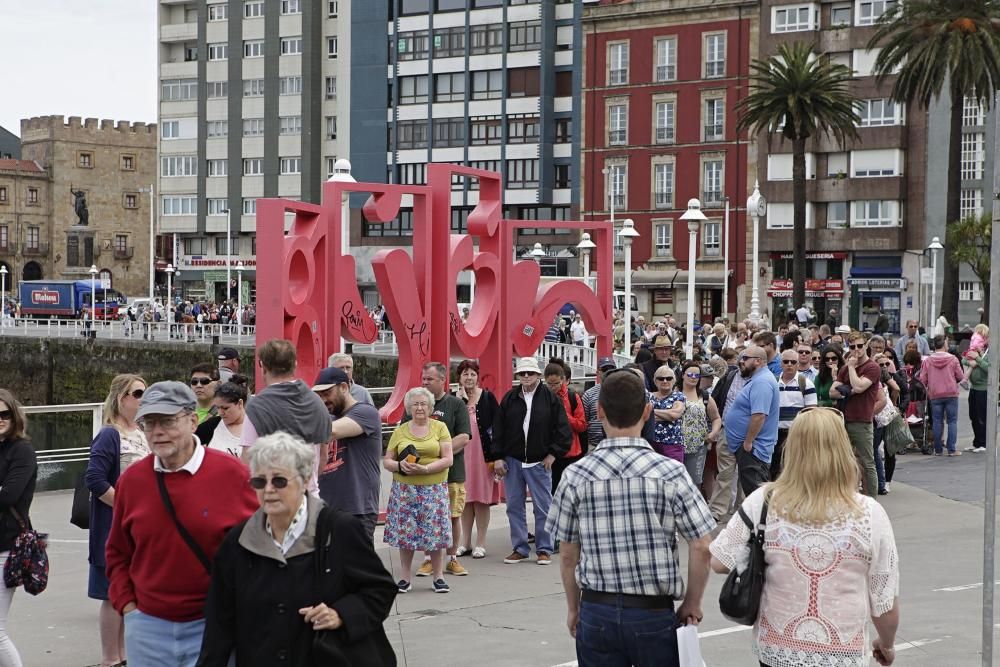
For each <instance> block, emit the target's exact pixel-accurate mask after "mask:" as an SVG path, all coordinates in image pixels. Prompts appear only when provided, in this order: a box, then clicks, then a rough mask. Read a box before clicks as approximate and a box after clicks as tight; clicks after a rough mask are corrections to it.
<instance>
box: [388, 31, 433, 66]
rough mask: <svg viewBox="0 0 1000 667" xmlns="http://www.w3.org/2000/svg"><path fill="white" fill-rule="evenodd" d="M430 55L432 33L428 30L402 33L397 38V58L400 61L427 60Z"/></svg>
mask: <svg viewBox="0 0 1000 667" xmlns="http://www.w3.org/2000/svg"><path fill="white" fill-rule="evenodd" d="M429 54H430V33H428V32H427V31H426V30H413V31H410V32H401V33H399V36H397V37H396V57H397V59H399V60H426V59H427V56H428V55H429Z"/></svg>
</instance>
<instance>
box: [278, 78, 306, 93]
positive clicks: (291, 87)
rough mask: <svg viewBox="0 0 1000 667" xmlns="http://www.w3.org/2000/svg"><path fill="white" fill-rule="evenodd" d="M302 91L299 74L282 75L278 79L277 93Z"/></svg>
mask: <svg viewBox="0 0 1000 667" xmlns="http://www.w3.org/2000/svg"><path fill="white" fill-rule="evenodd" d="M301 93H302V77H301V76H283V77H281V78H280V79H279V80H278V94H279V95H299V94H301Z"/></svg>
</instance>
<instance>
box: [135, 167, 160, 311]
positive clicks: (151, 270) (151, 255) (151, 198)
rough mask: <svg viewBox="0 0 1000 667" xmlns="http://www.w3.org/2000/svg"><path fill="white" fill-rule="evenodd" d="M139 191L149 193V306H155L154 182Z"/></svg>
mask: <svg viewBox="0 0 1000 667" xmlns="http://www.w3.org/2000/svg"><path fill="white" fill-rule="evenodd" d="M139 192H148V193H149V307H150V308H152V307H153V282H154V280H155V278H156V249H155V247H154V243H155V241H156V229H155V227H156V217H155V213H154V208H155V206H154V204H155V197H154V196H153V195H154V190H153V184H152V183H150V184H149V187H148V188H139Z"/></svg>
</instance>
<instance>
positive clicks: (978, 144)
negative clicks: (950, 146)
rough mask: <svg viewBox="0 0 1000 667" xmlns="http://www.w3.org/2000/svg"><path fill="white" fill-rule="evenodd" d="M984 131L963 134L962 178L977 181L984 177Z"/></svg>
mask: <svg viewBox="0 0 1000 667" xmlns="http://www.w3.org/2000/svg"><path fill="white" fill-rule="evenodd" d="M983 137H984V135H983V133H982V132H973V133H969V134H963V135H962V180H963V181H977V180H979V179H981V178H982V177H983V162H984V160H985V157H986V156H985V154H984V153H983Z"/></svg>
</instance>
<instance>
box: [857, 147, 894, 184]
mask: <svg viewBox="0 0 1000 667" xmlns="http://www.w3.org/2000/svg"><path fill="white" fill-rule="evenodd" d="M902 171H903V153H902V151H899V150H893V149H883V150H868V151H852V152H851V176H854V177H856V178H871V177H877V176H898V175H899V174H901V173H902Z"/></svg>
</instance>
